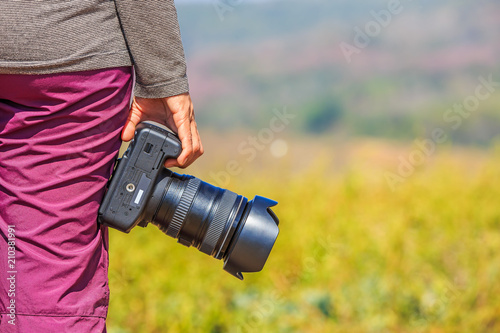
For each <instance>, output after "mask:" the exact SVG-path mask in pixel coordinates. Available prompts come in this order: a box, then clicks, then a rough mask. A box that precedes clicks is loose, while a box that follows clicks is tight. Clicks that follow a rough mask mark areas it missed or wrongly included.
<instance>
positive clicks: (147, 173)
mask: <svg viewBox="0 0 500 333" xmlns="http://www.w3.org/2000/svg"><path fill="white" fill-rule="evenodd" d="M181 150H182V145H181V142H180V141H179V139H178V138H177V136H176V135H175V134H173V133H172V132H171V131H170V130H168V129H167V128H166V127H164V126H161V125H160V124H157V123H153V122H147V121H146V122H142V123H140V124H139V125H138V126H137V129H136V134H135V136H134V140H132V142H131V143H130V146H129V148H128V149H127V151H126V152H125V153H124V154H123V157H122V158H121V159H120V160H119V161H118V164H117V166H116V168H115V171H114V172H113V177H112V178H111V181H110V183H109V187H108V193H114V194H115V195H106V196H105V197H104V200H103V201H102V203H101V207H100V209H99V220H100V221H101V222H102V223H103V224H105V225H108V226H111V227H113V228H115V229H118V230H120V231H123V232H126V233H128V232H130V230H131V229H132V228H134V227H135V226H136V225H138V224H139V225H140V226H141V227H146V226H147V224H148V221H147V220H146V219H145V207H146V206H145V204H144V203H145V201H147V200H148V198H150V197H151V195H152V193H153V190H154V187H155V185H156V182H157V179H158V177H159V175H160V174H161V173H162V171H163V170H164V166H163V164H164V163H165V161H166V160H167V159H168V158H177V157H178V156H179V154H180V153H181Z"/></svg>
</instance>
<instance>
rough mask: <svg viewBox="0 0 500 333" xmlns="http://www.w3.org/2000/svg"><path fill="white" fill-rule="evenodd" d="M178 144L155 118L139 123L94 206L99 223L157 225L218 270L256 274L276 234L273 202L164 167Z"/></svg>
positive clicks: (176, 152)
mask: <svg viewBox="0 0 500 333" xmlns="http://www.w3.org/2000/svg"><path fill="white" fill-rule="evenodd" d="M181 150H182V145H181V142H180V141H179V139H178V138H177V136H176V135H175V134H173V133H172V132H171V131H170V130H168V129H167V128H166V127H165V126H163V125H161V124H158V123H155V122H142V123H140V124H139V125H137V127H136V132H135V137H134V139H133V140H132V142H131V143H130V146H129V148H128V149H127V151H126V152H125V153H124V155H123V157H122V158H121V159H120V160H119V161H118V162H117V165H116V167H115V171H114V173H113V176H112V178H111V180H110V181H109V183H108V190H107V192H106V195H105V196H104V199H103V201H102V203H101V207H100V208H99V216H98V221H99V222H100V223H101V224H104V225H107V226H109V227H112V228H115V229H118V230H120V231H122V232H126V233H128V232H130V230H131V229H132V228H134V227H135V226H136V225H139V226H141V227H146V226H147V225H148V224H149V223H151V224H153V225H155V226H157V227H158V228H159V229H160V230H161V231H163V232H164V233H165V234H167V235H168V236H171V237H173V238H175V239H177V240H178V242H179V243H181V244H183V245H185V246H188V247H189V246H194V247H196V248H198V250H200V251H201V252H203V253H205V254H208V255H210V256H213V257H214V258H216V259H223V260H224V270H226V271H227V272H229V273H230V274H232V275H233V276H235V277H237V278H239V279H243V275H242V272H258V271H260V270H261V269H262V268H263V267H264V264H265V262H266V260H267V258H268V256H269V253H270V252H271V249H272V247H273V246H274V243H275V241H276V238H277V237H278V233H279V228H278V223H279V221H278V218H277V217H276V215H275V214H274V212H273V211H272V210H271V208H270V207H272V206H274V205H276V204H277V202H275V201H273V200H270V199H267V198H264V197H260V196H256V197H255V198H254V199H253V200H251V201H248V199H247V198H245V197H244V196H241V195H238V194H236V193H234V192H231V191H229V190H226V189H222V188H219V187H216V186H213V185H210V184H208V183H205V182H203V181H201V180H200V179H198V178H195V177H193V176H190V175H179V174H176V173H174V172H172V171H170V170H168V169H166V168H165V167H164V163H165V161H166V159H168V158H177V157H178V156H179V154H180V153H181Z"/></svg>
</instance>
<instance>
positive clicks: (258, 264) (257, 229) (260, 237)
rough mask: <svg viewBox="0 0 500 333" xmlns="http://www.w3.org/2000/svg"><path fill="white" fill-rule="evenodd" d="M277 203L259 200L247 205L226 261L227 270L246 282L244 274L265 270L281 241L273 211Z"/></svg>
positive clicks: (225, 267)
mask: <svg viewBox="0 0 500 333" xmlns="http://www.w3.org/2000/svg"><path fill="white" fill-rule="evenodd" d="M276 204H277V202H276V201H273V200H270V199H267V198H264V197H261V196H256V197H255V198H254V199H253V200H252V201H250V202H249V203H248V207H247V212H245V214H246V218H245V217H243V218H242V221H241V223H240V225H239V226H238V230H237V231H236V233H235V235H234V238H233V240H232V242H231V244H230V245H229V249H228V251H227V254H226V256H225V258H224V270H225V271H226V272H228V273H230V274H231V275H234V276H235V277H237V278H238V279H240V280H243V274H242V273H243V272H258V271H260V270H262V268H263V267H264V264H265V263H266V260H267V258H268V257H269V253H270V252H271V249H272V248H273V245H274V242H275V241H276V238H277V237H278V233H279V228H278V224H279V221H278V218H277V216H276V215H275V214H274V212H273V211H272V210H271V209H270V207H273V206H275V205H276Z"/></svg>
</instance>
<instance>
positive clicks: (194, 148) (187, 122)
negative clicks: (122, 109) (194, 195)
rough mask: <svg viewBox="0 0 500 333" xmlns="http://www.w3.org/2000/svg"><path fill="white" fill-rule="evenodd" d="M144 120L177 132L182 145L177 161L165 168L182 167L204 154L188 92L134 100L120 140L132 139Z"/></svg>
mask: <svg viewBox="0 0 500 333" xmlns="http://www.w3.org/2000/svg"><path fill="white" fill-rule="evenodd" d="M144 120H152V121H156V122H158V123H161V124H164V125H166V126H167V127H168V128H170V129H171V130H172V131H174V132H175V133H177V135H178V136H179V139H180V140H181V142H182V153H181V154H180V155H179V157H178V158H177V160H174V159H170V160H167V161H166V162H165V167H167V168H169V167H174V166H176V167H181V168H185V167H187V166H189V165H190V164H191V163H193V162H194V161H195V160H196V159H197V158H198V157H200V156H201V155H202V154H203V146H202V144H201V139H200V135H199V133H198V129H197V127H196V121H195V119H194V109H193V102H192V101H191V97H190V96H189V93H184V94H181V95H176V96H171V97H165V98H140V97H134V101H133V103H132V107H131V108H130V113H129V116H128V119H127V122H126V123H125V127H124V128H123V131H122V140H123V141H130V140H132V139H133V138H134V132H135V127H136V126H137V125H138V124H139V123H140V122H141V121H144Z"/></svg>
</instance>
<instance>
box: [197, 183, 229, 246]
mask: <svg viewBox="0 0 500 333" xmlns="http://www.w3.org/2000/svg"><path fill="white" fill-rule="evenodd" d="M237 197H238V195H237V194H236V193H234V192H231V191H228V190H225V191H224V194H223V195H222V198H221V200H220V203H219V207H218V208H217V211H216V212H215V215H214V218H213V220H212V222H211V223H210V225H209V226H208V230H207V233H206V235H205V239H203V243H202V245H201V248H200V251H201V252H203V253H206V254H208V255H211V254H212V252H213V250H214V248H215V245H216V244H217V241H218V240H219V238H220V236H221V234H222V231H223V230H224V226H225V225H226V222H227V219H228V218H229V214H231V209H232V208H233V206H234V203H235V202H236V199H237Z"/></svg>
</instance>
